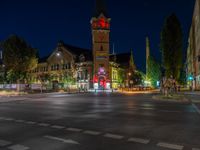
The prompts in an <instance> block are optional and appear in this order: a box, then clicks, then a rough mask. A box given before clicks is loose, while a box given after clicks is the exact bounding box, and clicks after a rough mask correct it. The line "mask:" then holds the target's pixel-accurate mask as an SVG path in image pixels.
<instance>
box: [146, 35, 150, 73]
mask: <svg viewBox="0 0 200 150" xmlns="http://www.w3.org/2000/svg"><path fill="white" fill-rule="evenodd" d="M149 56H150V43H149V37H146V73H147V72H148V59H149Z"/></svg>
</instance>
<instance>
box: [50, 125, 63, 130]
mask: <svg viewBox="0 0 200 150" xmlns="http://www.w3.org/2000/svg"><path fill="white" fill-rule="evenodd" d="M51 127H52V128H55V129H64V128H65V127H64V126H58V125H52V126H51Z"/></svg>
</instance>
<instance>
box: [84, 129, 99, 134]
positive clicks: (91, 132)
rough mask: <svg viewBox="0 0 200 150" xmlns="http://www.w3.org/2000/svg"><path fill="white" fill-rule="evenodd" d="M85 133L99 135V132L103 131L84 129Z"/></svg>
mask: <svg viewBox="0 0 200 150" xmlns="http://www.w3.org/2000/svg"><path fill="white" fill-rule="evenodd" d="M83 133H85V134H89V135H99V134H101V132H98V131H91V130H86V131H84V132H83Z"/></svg>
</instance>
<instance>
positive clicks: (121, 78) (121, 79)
mask: <svg viewBox="0 0 200 150" xmlns="http://www.w3.org/2000/svg"><path fill="white" fill-rule="evenodd" d="M125 78H126V76H125V71H124V69H121V68H119V69H118V78H117V80H118V83H119V84H120V87H122V85H123V84H124V82H125Z"/></svg>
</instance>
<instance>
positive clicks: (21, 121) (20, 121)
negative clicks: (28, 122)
mask: <svg viewBox="0 0 200 150" xmlns="http://www.w3.org/2000/svg"><path fill="white" fill-rule="evenodd" d="M14 121H15V122H18V123H23V122H25V120H14Z"/></svg>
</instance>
